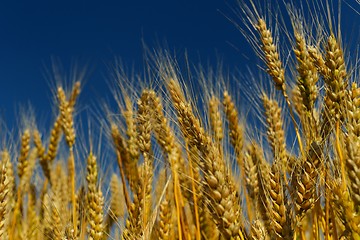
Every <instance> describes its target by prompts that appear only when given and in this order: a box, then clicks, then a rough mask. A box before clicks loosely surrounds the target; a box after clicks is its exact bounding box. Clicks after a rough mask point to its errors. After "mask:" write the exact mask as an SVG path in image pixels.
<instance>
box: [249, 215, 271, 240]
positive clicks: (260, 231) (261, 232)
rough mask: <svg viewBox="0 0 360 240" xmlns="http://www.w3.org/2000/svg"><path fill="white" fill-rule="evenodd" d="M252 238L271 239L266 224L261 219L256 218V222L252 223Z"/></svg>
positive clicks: (258, 239)
mask: <svg viewBox="0 0 360 240" xmlns="http://www.w3.org/2000/svg"><path fill="white" fill-rule="evenodd" d="M250 239H251V240H267V239H270V237H269V236H268V235H267V234H266V230H265V228H264V224H263V223H262V222H261V221H260V220H255V221H254V223H253V224H251V229H250Z"/></svg>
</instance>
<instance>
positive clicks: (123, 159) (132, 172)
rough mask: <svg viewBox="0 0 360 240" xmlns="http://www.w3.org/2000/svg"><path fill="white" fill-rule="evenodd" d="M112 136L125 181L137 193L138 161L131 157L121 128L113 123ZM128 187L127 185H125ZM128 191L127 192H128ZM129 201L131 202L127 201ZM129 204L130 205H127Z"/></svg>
mask: <svg viewBox="0 0 360 240" xmlns="http://www.w3.org/2000/svg"><path fill="white" fill-rule="evenodd" d="M111 136H112V139H113V142H114V146H115V150H116V151H117V159H118V164H119V168H120V171H123V173H121V174H123V175H124V176H122V177H124V179H123V180H122V181H124V180H125V178H126V180H127V181H128V183H129V186H130V189H131V191H133V192H136V188H137V184H138V182H139V173H138V168H137V161H138V160H137V159H134V158H132V157H131V155H130V151H129V150H130V149H129V148H128V147H127V142H126V141H125V140H124V139H123V137H122V136H121V134H120V131H119V128H118V127H117V125H115V123H111ZM123 186H124V187H126V186H125V185H123ZM126 191H127V190H126ZM127 201H129V200H127ZM127 204H129V203H127Z"/></svg>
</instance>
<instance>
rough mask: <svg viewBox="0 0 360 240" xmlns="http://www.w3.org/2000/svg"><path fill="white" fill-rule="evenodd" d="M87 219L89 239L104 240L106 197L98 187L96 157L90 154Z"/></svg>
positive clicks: (88, 162)
mask: <svg viewBox="0 0 360 240" xmlns="http://www.w3.org/2000/svg"><path fill="white" fill-rule="evenodd" d="M86 181H87V189H88V191H87V211H88V214H87V217H88V222H89V225H90V228H89V230H88V231H89V239H91V240H101V239H103V238H104V236H105V233H104V215H103V209H104V197H103V195H102V192H101V188H99V186H98V170H97V164H96V157H95V156H94V155H93V154H92V153H90V154H89V157H88V160H87V176H86Z"/></svg>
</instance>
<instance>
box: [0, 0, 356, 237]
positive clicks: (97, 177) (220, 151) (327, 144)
mask: <svg viewBox="0 0 360 240" xmlns="http://www.w3.org/2000/svg"><path fill="white" fill-rule="evenodd" d="M308 3H309V4H308V5H310V6H308V8H309V9H307V10H306V9H304V8H305V7H295V6H294V4H289V5H287V7H286V12H282V13H280V14H281V16H282V17H281V18H280V17H279V18H277V17H276V16H274V15H271V14H268V13H265V14H263V13H262V12H264V9H261V8H260V6H258V5H256V4H255V3H250V4H248V5H244V4H242V2H241V1H239V6H238V9H237V10H236V14H237V16H239V17H240V18H239V19H238V21H239V22H238V23H237V24H236V25H237V26H236V27H238V28H239V29H240V32H242V33H243V34H244V35H245V37H246V38H247V39H248V41H249V45H250V46H252V47H253V48H254V53H255V54H257V56H258V57H259V60H260V61H261V63H260V64H259V65H260V67H259V68H257V71H259V74H254V75H252V76H250V77H249V78H250V79H251V80H250V81H248V82H247V83H246V84H250V85H247V86H248V87H249V86H250V87H249V88H248V89H249V90H247V91H245V92H246V94H245V96H247V99H248V102H249V104H250V105H251V106H252V107H251V109H255V110H249V109H246V108H245V107H244V106H241V101H238V100H239V98H240V97H239V96H238V94H239V92H240V90H239V91H238V90H237V88H236V87H234V86H238V85H236V83H234V82H233V81H236V80H234V79H232V77H231V76H230V77H228V78H227V77H226V76H224V75H222V74H221V73H219V74H218V73H215V71H214V72H211V71H206V70H204V69H197V71H196V72H192V73H191V74H189V73H186V72H184V70H183V68H182V67H181V66H180V64H179V63H178V62H177V60H176V58H174V57H173V56H172V55H171V54H169V53H168V52H167V51H165V50H158V51H156V52H154V53H151V63H150V64H149V66H148V68H149V71H148V72H149V74H148V76H146V77H145V76H144V77H143V79H140V80H139V79H138V78H137V77H134V78H133V77H132V76H130V75H127V74H126V73H125V72H124V71H122V70H120V69H116V70H115V72H116V73H115V74H114V79H113V80H114V85H115V86H116V88H114V89H115V90H114V99H115V100H116V102H117V107H116V108H115V109H112V108H111V107H110V106H105V107H102V108H101V109H102V110H101V111H102V113H99V114H98V116H97V119H96V121H98V123H97V124H100V125H101V126H102V128H101V131H100V130H99V132H96V131H98V130H96V129H90V130H89V132H94V133H93V135H94V136H95V135H98V134H103V135H105V136H106V140H103V141H105V142H106V143H109V144H105V145H107V147H101V148H100V149H99V150H97V148H96V146H95V145H94V144H89V142H91V139H90V140H88V139H86V138H87V137H89V136H87V137H85V136H86V135H84V136H82V135H79V129H78V127H79V124H78V123H77V122H76V121H77V120H79V119H80V118H77V117H76V116H77V111H78V104H79V103H78V96H79V94H81V89H82V82H81V81H78V79H75V81H73V84H72V87H71V88H67V87H65V86H63V85H61V84H59V85H58V87H57V89H53V91H54V92H55V95H56V101H55V102H54V108H55V111H54V112H55V116H54V121H53V124H52V126H51V127H50V128H49V130H48V131H46V130H45V131H44V130H41V129H45V128H46V126H39V123H36V121H35V120H34V117H33V116H24V119H25V120H24V122H25V123H24V124H19V129H18V132H19V134H18V135H16V136H12V139H15V140H14V142H15V143H12V144H10V143H9V144H7V143H5V144H3V145H2V148H1V149H0V160H1V162H0V189H1V190H0V239H4V240H8V239H9V240H17V239H26V240H40V239H49V240H50V239H51V240H64V239H73V240H75V239H76V240H84V239H93V240H105V239H126V240H132V239H164V240H165V239H179V240H190V239H195V240H200V239H205V240H207V239H209V240H210V239H212V240H215V239H216V240H218V239H219V240H222V239H239V240H240V239H241V240H243V239H246V240H248V239H249V240H250V239H252V240H257V239H258V240H260V239H261V240H265V239H325V240H330V239H360V86H359V82H360V79H359V76H360V75H359V61H360V59H359V58H358V57H357V56H356V55H355V56H353V55H351V54H350V53H349V52H348V51H347V50H348V49H346V43H345V42H343V40H342V39H343V38H344V34H346V33H343V32H342V31H341V29H340V27H339V26H340V25H339V24H338V23H339V21H340V20H341V17H338V14H337V12H335V10H333V9H334V8H333V7H332V4H334V3H332V2H331V1H329V2H326V1H323V2H322V4H316V3H314V4H311V3H312V2H310V1H309V2H308ZM261 10H262V11H261ZM317 11H319V12H317ZM265 12H266V11H265ZM306 13H308V14H306ZM281 19H283V20H281ZM229 24H231V23H229ZM282 24H283V25H282ZM239 34H241V33H239ZM284 39H285V40H284ZM282 41H288V42H289V44H288V45H287V46H288V48H286V47H285V46H284V45H285V44H283V42H282ZM188 75H191V76H192V77H191V78H190V77H187V76H188ZM255 76H262V77H260V78H261V79H258V78H257V77H255ZM132 80H135V81H136V82H138V84H135V85H133V86H131V87H129V85H131V82H133V81H132ZM194 80H195V81H197V87H198V88H201V91H199V90H197V89H194V88H193V87H192V86H194V84H193V83H191V81H194ZM139 81H140V83H139ZM246 84H244V83H243V84H242V86H244V85H246ZM240 85H241V84H240ZM239 102H240V104H239ZM85 104H86V103H85ZM99 104H100V103H99ZM250 115H251V116H252V117H249V116H250ZM254 119H255V120H254ZM252 120H254V121H255V122H257V123H254V122H253V121H252ZM91 126H93V125H91V124H89V126H88V127H91ZM89 138H90V137H89ZM114 166H115V167H114Z"/></svg>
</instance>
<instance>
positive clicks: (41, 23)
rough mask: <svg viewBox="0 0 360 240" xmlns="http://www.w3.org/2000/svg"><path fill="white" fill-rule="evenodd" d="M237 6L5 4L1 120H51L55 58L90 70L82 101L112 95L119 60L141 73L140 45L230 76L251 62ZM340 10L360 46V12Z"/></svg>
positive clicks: (173, 1) (59, 0)
mask: <svg viewBox="0 0 360 240" xmlns="http://www.w3.org/2000/svg"><path fill="white" fill-rule="evenodd" d="M348 2H349V3H351V4H352V5H353V6H354V7H355V8H356V9H357V10H359V5H356V3H355V1H353V2H354V3H352V2H351V1H350V0H348ZM232 6H236V2H235V0H234V1H229V0H228V1H227V2H226V1H224V0H182V1H180V0H166V1H165V0H152V1H150V0H127V1H125V0H117V1H116V0H102V1H94V0H88V1H85V0H42V1H37V0H34V1H27V0H22V1H19V0H7V1H1V2H0V114H1V116H0V118H2V119H3V120H4V121H5V122H7V125H9V126H11V125H12V122H13V119H14V116H17V111H18V109H19V108H18V107H17V106H18V105H19V104H20V105H26V104H27V103H28V102H31V104H32V105H33V106H34V108H35V110H36V113H38V114H41V115H43V116H46V115H47V113H48V112H49V111H48V110H49V108H50V106H51V105H52V104H51V100H52V94H51V91H50V90H54V89H51V88H52V87H53V86H54V85H53V81H52V80H51V79H50V77H49V76H48V74H46V71H47V70H49V69H51V57H56V58H57V59H59V61H60V62H62V63H63V64H64V69H65V70H66V71H67V70H69V69H70V68H71V65H72V61H73V60H76V61H78V62H79V63H80V64H79V65H80V66H84V65H87V66H88V76H87V79H86V86H85V88H84V91H83V97H82V102H83V103H84V102H87V100H91V98H93V97H94V96H95V97H97V98H101V97H104V98H106V97H107V96H108V95H109V94H110V92H109V90H108V84H107V83H106V81H105V79H106V78H107V77H108V76H109V74H108V68H107V65H109V64H111V63H112V62H113V60H114V57H115V56H118V57H121V59H122V60H123V61H124V63H125V64H126V65H129V66H132V65H134V66H135V68H138V70H141V69H143V55H144V49H143V46H142V41H144V42H145V43H146V44H147V46H149V47H150V48H157V47H158V46H162V44H163V45H166V46H167V47H169V48H170V49H172V50H174V51H176V52H177V53H178V54H179V55H182V53H183V52H184V51H185V50H187V51H188V53H189V57H190V60H191V61H192V62H194V63H196V62H198V61H199V60H201V61H202V62H204V63H208V62H209V63H210V64H213V65H215V64H216V63H217V62H218V61H219V60H221V61H222V62H223V66H224V68H226V69H229V70H230V71H232V69H235V68H240V69H241V68H244V66H245V65H247V64H253V62H249V61H248V60H247V58H248V57H249V56H251V55H253V51H252V50H251V48H250V46H249V44H248V43H247V42H246V40H245V39H244V37H243V36H242V34H241V33H240V32H239V31H238V30H237V29H236V27H235V26H234V25H233V24H232V23H230V22H229V20H227V18H226V17H225V16H228V17H230V18H236V17H234V14H233V12H232V10H231V7H232ZM343 12H344V13H345V14H344V13H343V18H344V22H343V23H344V26H343V29H342V30H343V32H344V33H345V34H344V35H347V37H346V38H345V40H346V39H350V40H351V41H353V42H355V43H358V40H359V32H358V25H359V15H357V14H356V13H355V12H354V11H353V10H351V9H350V8H349V7H348V6H347V5H345V4H344V6H343ZM224 15H225V16H224ZM239 22H240V21H239ZM165 43H166V44H165ZM354 49H356V47H355V48H354ZM66 71H65V72H66ZM45 118H46V117H45Z"/></svg>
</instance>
